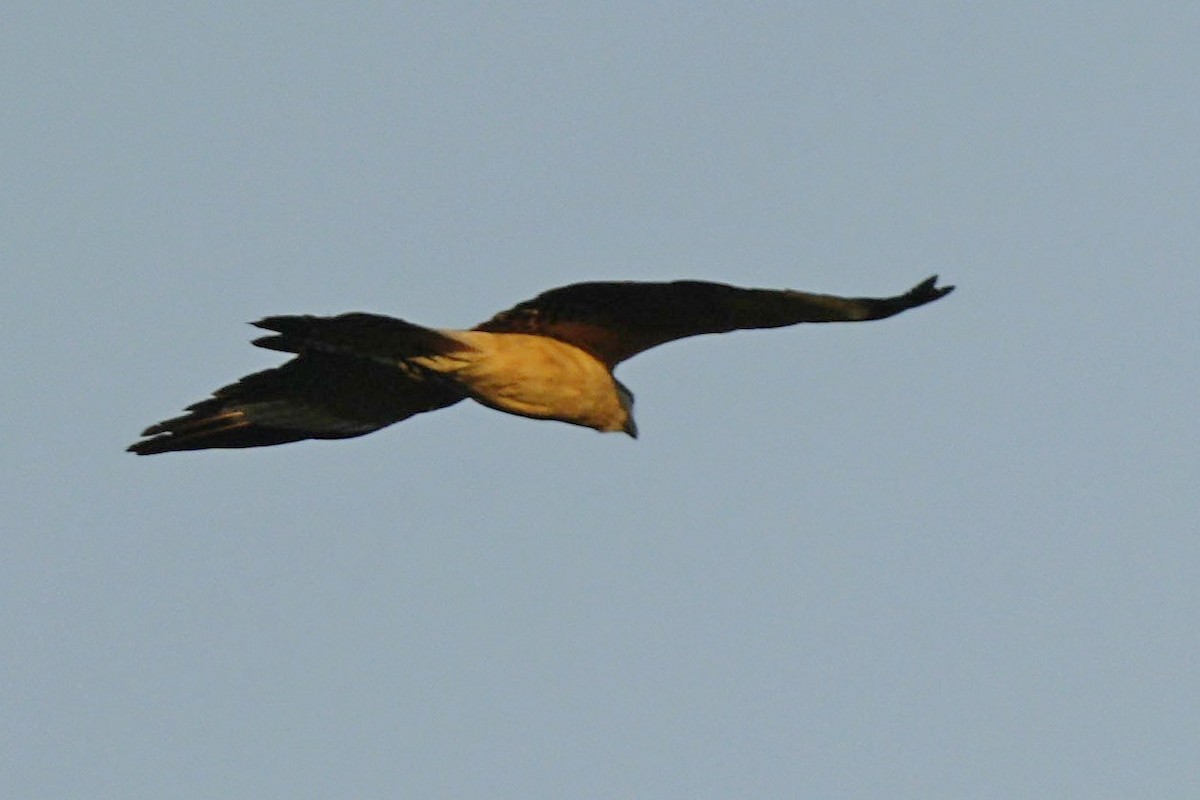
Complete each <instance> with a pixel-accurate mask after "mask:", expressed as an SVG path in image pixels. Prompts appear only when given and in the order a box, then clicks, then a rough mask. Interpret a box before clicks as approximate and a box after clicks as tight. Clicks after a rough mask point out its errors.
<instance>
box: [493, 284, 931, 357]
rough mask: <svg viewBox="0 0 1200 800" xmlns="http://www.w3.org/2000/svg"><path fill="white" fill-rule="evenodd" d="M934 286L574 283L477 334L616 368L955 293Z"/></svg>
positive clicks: (866, 316) (885, 312)
mask: <svg viewBox="0 0 1200 800" xmlns="http://www.w3.org/2000/svg"><path fill="white" fill-rule="evenodd" d="M936 284H937V276H936V275H935V276H933V277H932V278H929V279H928V280H926V281H923V282H922V283H920V284H918V285H917V286H915V287H913V288H912V289H910V290H909V291H908V292H906V293H904V294H902V295H897V296H896V297H884V298H874V297H837V296H835V295H828V294H811V293H808V292H796V291H792V290H790V289H784V290H774V289H742V288H738V287H736V286H728V285H726V284H723V283H706V282H703V281H675V282H673V283H639V282H633V281H628V282H617V283H576V284H572V285H570V286H563V287H562V288H559V289H552V290H550V291H548V292H543V293H542V294H540V295H538V296H537V297H535V298H533V299H532V300H526V301H525V302H523V303H519V304H518V305H516V306H514V307H513V308H511V309H509V310H508V311H502V312H500V313H499V314H497V315H496V316H494V317H492V318H491V319H490V320H488V321H487V322H484V323H483V324H481V325H479V326H477V327H476V330H481V331H489V332H492V333H532V334H538V335H541V336H550V337H552V338H555V339H559V340H561V341H564V342H567V343H568V344H573V345H575V346H577V347H580V348H582V349H584V350H586V351H588V352H590V353H591V354H592V355H594V356H596V357H597V358H599V359H600V360H601V361H603V362H604V363H605V364H607V365H608V366H609V367H610V368H611V367H613V366H615V365H616V364H618V363H619V362H621V361H624V360H625V359H627V358H629V357H631V356H634V355H637V354H638V353H640V352H642V351H643V350H648V349H649V348H651V347H654V346H656V345H660V344H663V343H665V342H670V341H673V340H675V339H682V338H684V337H687V336H698V335H700V334H703V333H727V332H729V331H735V330H744V329H750V328H778V327H782V326H785V325H795V324H797V323H800V322H857V321H862V320H872V319H883V318H884V317H890V316H892V315H893V314H899V313H900V312H901V311H905V310H907V309H910V308H915V307H917V306H920V305H924V304H926V303H930V302H933V301H934V300H937V299H938V298H940V297H944V296H945V295H947V294H949V293H950V292H951V291H952V290H953V289H954V287H953V286H942V287H939V286H937V285H936Z"/></svg>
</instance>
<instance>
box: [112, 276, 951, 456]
mask: <svg viewBox="0 0 1200 800" xmlns="http://www.w3.org/2000/svg"><path fill="white" fill-rule="evenodd" d="M953 289H954V287H953V286H938V285H937V276H936V275H935V276H934V277H932V278H929V279H928V280H926V281H923V282H922V283H919V284H917V285H916V286H915V287H913V288H912V289H910V290H909V291H907V292H905V293H904V294H901V295H897V296H895V297H884V298H872V297H837V296H835V295H827V294H812V293H808V292H797V291H792V290H790V289H785V290H773V289H742V288H738V287H736V286H728V285H726V284H722V283H707V282H703V281H675V282H672V283H643V282H634V281H624V282H607V283H576V284H572V285H570V286H563V287H561V288H558V289H551V290H550V291H548V292H543V293H542V294H540V295H538V296H537V297H535V298H533V299H532V300H526V301H525V302H523V303H519V304H517V305H516V306H514V307H512V308H510V309H509V310H508V311H502V312H500V313H499V314H497V315H496V316H494V317H492V318H491V319H489V320H488V321H487V322H484V323H482V324H480V325H476V326H475V327H474V328H471V329H470V330H443V329H433V328H424V327H421V326H420V325H414V324H412V323H411V322H405V321H403V320H399V319H395V318H392V317H385V316H379V315H376V314H363V313H351V314H341V315H339V316H336V317H315V316H279V317H266V318H265V319H261V320H259V321H258V322H255V323H253V324H254V325H256V326H258V327H259V328H263V329H265V330H268V331H272V334H271V335H269V336H264V337H262V338H259V339H255V340H254V344H256V345H258V346H259V347H265V348H267V349H269V350H279V351H281V352H284V353H293V354H295V358H293V359H292V360H291V361H288V362H286V363H285V364H283V365H282V366H280V367H276V368H274V369H268V370H265V371H263V372H256V373H254V374H253V375H247V376H246V377H244V378H242V379H241V380H239V381H238V382H237V383H232V384H230V385H229V386H226V387H224V388H221V389H217V390H216V391H215V392H213V396H212V397H210V398H208V399H207V400H201V401H200V402H198V403H195V404H193V405H190V406H188V407H187V409H186V411H187V412H188V413H187V414H185V415H183V416H181V417H175V418H173V419H168V420H166V421H164V422H160V423H158V424H157V425H151V426H150V427H149V428H147V429H146V430H145V431H143V432H142V436H143V437H145V438H143V439H141V440H140V441H138V442H135V443H134V444H132V445H130V446H129V451H130V452H133V453H137V454H138V455H143V456H148V455H153V454H154V453H167V452H170V451H173V450H203V449H207V448H211V447H262V446H265V445H273V444H284V443H285V442H296V441H300V440H302V439H348V438H350V437H353V436H362V435H363V434H366V433H371V432H372V431H377V430H379V429H380V428H384V427H387V426H388V425H391V424H393V423H396V422H400V421H401V420H405V419H408V418H409V417H411V416H414V415H416V414H420V413H423V412H426V411H436V410H437V409H439V408H446V407H447V406H452V405H454V404H455V403H457V402H459V401H460V400H465V399H467V398H471V399H472V400H475V401H476V402H479V403H482V404H483V405H485V406H488V407H489V408H494V409H496V410H497V411H506V412H508V413H510V414H517V415H519V416H522V417H531V418H533V419H552V420H559V421H561V422H569V423H571V424H574V425H582V426H584V427H588V428H594V429H595V430H598V431H605V432H608V431H617V432H623V433H627V434H629V435H630V436H633V437H636V436H637V426H636V425H635V423H634V420H633V393H632V392H630V391H629V390H628V389H627V388H625V386H624V385H623V384H622V383H621V382H620V381H618V380H617V379H616V378H615V377H613V368H614V367H616V366H617V364H619V363H621V362H622V361H624V360H625V359H627V358H630V357H631V356H635V355H637V354H638V353H640V352H642V351H643V350H648V349H650V348H651V347H654V346H656V345H660V344H663V343H665V342H670V341H673V340H675V339H683V338H685V337H687V336H698V335H700V334H704V333H727V332H729V331H735V330H746V329H753V328H780V327H784V326H787V325H795V324H798V323H801V322H860V321H865V320H874V319H883V318H885V317H890V316H893V315H895V314H899V313H900V312H902V311H907V310H908V309H910V308H916V307H917V306H922V305H925V304H926V303H931V302H933V301H934V300H937V299H939V298H941V297H945V296H946V295H947V294H949V293H950V292H951V291H952V290H953Z"/></svg>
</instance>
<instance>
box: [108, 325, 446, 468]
mask: <svg viewBox="0 0 1200 800" xmlns="http://www.w3.org/2000/svg"><path fill="white" fill-rule="evenodd" d="M255 324H256V325H258V326H259V327H264V328H268V329H270V330H274V331H277V332H278V335H276V336H268V337H264V338H262V339H259V340H257V341H256V342H255V343H256V344H258V345H260V346H262V347H267V348H270V349H273V350H281V351H284V352H289V353H297V354H298V355H297V357H296V358H294V359H292V360H291V361H289V362H287V363H286V364H284V365H283V366H281V367H277V368H275V369H269V370H266V371H264V372H256V373H254V374H253V375H247V376H246V377H245V378H242V379H241V380H239V381H238V382H237V383H233V384H230V385H229V386H225V387H223V388H221V389H218V390H217V391H216V392H214V393H213V396H212V397H211V398H209V399H207V400H201V401H200V402H199V403H195V404H193V405H191V406H188V408H187V411H188V412H189V413H188V414H185V415H184V416H181V417H176V418H174V419H169V420H166V421H165V422H160V423H158V424H157V425H152V426H151V427H149V428H147V429H146V430H145V431H144V432H143V433H142V435H143V436H148V437H151V438H148V439H143V440H142V441H140V442H136V443H135V444H133V445H131V446H130V447H129V450H130V451H131V452H134V453H137V454H138V455H151V454H154V453H165V452H169V451H172V450H202V449H207V448H211V447H260V446H264V445H273V444H282V443H284V442H295V441H300V440H302V439H345V438H349V437H352V436H361V435H363V434H365V433H370V432H372V431H376V430H379V429H380V428H383V427H386V426H388V425H391V424H393V423H395V422H399V421H401V420H403V419H407V418H408V417H411V416H413V415H414V414H420V413H422V412H425V411H433V410H436V409H439V408H445V407H446V406H449V405H453V404H454V403H457V402H458V401H459V400H462V399H463V398H464V397H465V394H464V393H463V392H462V390H461V389H460V388H459V387H458V386H457V385H455V384H454V383H452V382H448V381H446V380H444V379H442V378H440V377H439V376H438V375H436V374H434V373H431V372H429V371H427V370H424V369H422V368H420V367H418V366H416V365H413V364H410V363H408V362H407V361H405V360H404V359H405V357H408V356H413V355H419V354H428V353H431V352H438V351H439V348H442V349H448V348H450V347H452V346H457V344H456V343H454V342H453V341H452V340H448V339H446V338H445V337H442V336H441V335H440V334H437V333H436V332H435V331H430V330H428V329H426V328H421V327H419V326H416V325H411V324H410V323H407V322H403V321H401V320H392V319H389V318H388V317H376V316H374V315H370V314H346V315H343V316H341V317H332V318H323V317H268V318H267V319H265V320H261V321H259V322H256V323H255Z"/></svg>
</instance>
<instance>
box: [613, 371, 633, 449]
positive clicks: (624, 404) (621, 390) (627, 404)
mask: <svg viewBox="0 0 1200 800" xmlns="http://www.w3.org/2000/svg"><path fill="white" fill-rule="evenodd" d="M613 383H615V384H616V385H617V398H618V399H619V400H620V401H621V409H622V410H623V411H624V412H625V420H624V423H623V424H622V425H621V431H622V432H623V433H627V434H629V435H630V436H631V437H632V438H634V439H636V438H637V435H638V430H637V422H636V421H635V420H634V418H633V392H631V391H629V388H628V387H627V386H625V384H623V383H621V382H620V381H618V380H616V379H613Z"/></svg>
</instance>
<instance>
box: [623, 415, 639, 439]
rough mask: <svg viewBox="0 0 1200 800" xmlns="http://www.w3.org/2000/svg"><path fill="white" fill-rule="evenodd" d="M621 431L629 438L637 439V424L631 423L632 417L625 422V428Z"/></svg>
mask: <svg viewBox="0 0 1200 800" xmlns="http://www.w3.org/2000/svg"><path fill="white" fill-rule="evenodd" d="M621 430H622V431H624V432H625V433H628V434H629V436H630V438H633V439H636V438H637V423H636V422H634V421H633V417H630V418H629V419H627V420H626V421H625V427H624V428H622V429H621Z"/></svg>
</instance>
